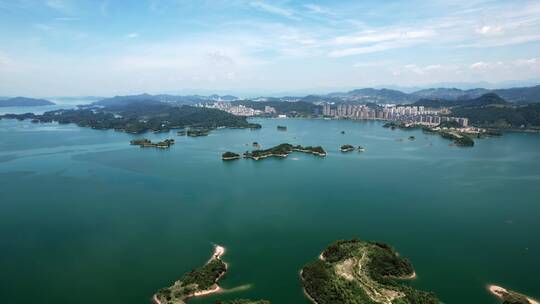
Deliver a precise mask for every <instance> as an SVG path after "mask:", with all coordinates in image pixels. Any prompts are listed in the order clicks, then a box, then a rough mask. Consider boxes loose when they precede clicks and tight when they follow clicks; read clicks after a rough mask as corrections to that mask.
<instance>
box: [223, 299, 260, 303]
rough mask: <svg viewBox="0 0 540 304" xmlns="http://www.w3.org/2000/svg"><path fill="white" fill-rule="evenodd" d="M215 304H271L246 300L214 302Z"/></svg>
mask: <svg viewBox="0 0 540 304" xmlns="http://www.w3.org/2000/svg"><path fill="white" fill-rule="evenodd" d="M216 304H271V303H270V301H266V300H258V301H254V300H248V299H240V300H232V301H216Z"/></svg>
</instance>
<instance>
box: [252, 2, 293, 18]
mask: <svg viewBox="0 0 540 304" xmlns="http://www.w3.org/2000/svg"><path fill="white" fill-rule="evenodd" d="M250 5H251V6H253V7H254V8H256V9H259V10H261V11H265V12H267V13H271V14H274V15H279V16H282V17H286V18H289V19H298V18H297V17H296V16H295V13H294V12H293V11H291V10H288V9H285V8H281V7H279V6H274V5H271V4H268V3H265V2H262V1H253V2H251V3H250Z"/></svg>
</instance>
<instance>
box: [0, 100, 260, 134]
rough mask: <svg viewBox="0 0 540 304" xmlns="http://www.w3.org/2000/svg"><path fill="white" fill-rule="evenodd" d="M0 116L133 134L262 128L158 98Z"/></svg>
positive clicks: (209, 110) (228, 115)
mask: <svg viewBox="0 0 540 304" xmlns="http://www.w3.org/2000/svg"><path fill="white" fill-rule="evenodd" d="M1 117H2V118H8V119H9V118H12V119H19V120H23V119H31V120H33V121H36V122H58V123H60V124H69V123H74V124H77V125H78V126H81V127H90V128H93V129H99V130H107V129H114V130H118V131H124V132H128V133H133V134H140V133H144V132H147V131H152V132H168V131H169V130H171V129H181V128H185V127H191V128H195V129H206V130H212V129H216V128H219V127H227V128H251V129H258V128H261V125H260V124H254V123H249V122H248V121H247V119H246V118H245V117H242V116H235V115H233V114H230V113H227V112H224V111H221V110H217V109H209V108H200V107H192V106H176V105H173V104H169V103H164V102H159V101H133V102H131V103H127V104H124V103H122V104H120V105H117V104H114V105H110V106H95V105H94V106H89V107H84V108H78V109H71V110H56V111H49V112H45V113H43V114H42V115H35V114H32V113H26V114H6V115H3V116H1Z"/></svg>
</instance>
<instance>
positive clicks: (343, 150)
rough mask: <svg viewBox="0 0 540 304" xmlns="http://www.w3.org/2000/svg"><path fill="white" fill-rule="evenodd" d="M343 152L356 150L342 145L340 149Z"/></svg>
mask: <svg viewBox="0 0 540 304" xmlns="http://www.w3.org/2000/svg"><path fill="white" fill-rule="evenodd" d="M340 150H341V152H350V151H353V150H354V147H353V146H351V145H342V146H341V147H340Z"/></svg>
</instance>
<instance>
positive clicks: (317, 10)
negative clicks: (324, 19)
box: [304, 3, 336, 16]
mask: <svg viewBox="0 0 540 304" xmlns="http://www.w3.org/2000/svg"><path fill="white" fill-rule="evenodd" d="M304 7H305V8H306V9H308V11H309V12H310V13H313V14H320V15H330V16H335V15H336V14H335V13H334V12H333V11H331V10H330V9H328V8H325V7H322V6H320V5H317V4H312V3H309V4H305V5H304Z"/></svg>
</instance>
